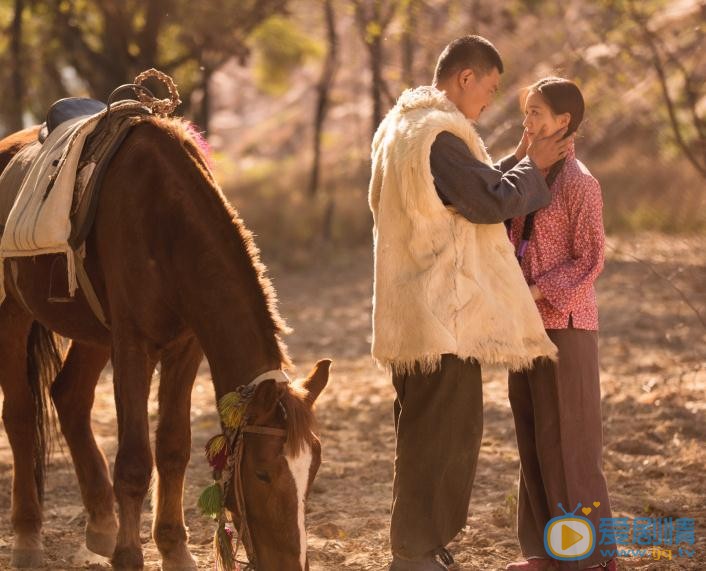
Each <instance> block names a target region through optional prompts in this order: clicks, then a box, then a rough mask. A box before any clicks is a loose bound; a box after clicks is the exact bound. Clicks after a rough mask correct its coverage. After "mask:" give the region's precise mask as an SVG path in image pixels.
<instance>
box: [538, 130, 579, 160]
mask: <svg viewBox="0 0 706 571" xmlns="http://www.w3.org/2000/svg"><path fill="white" fill-rule="evenodd" d="M545 130H546V129H545V128H544V127H542V129H541V131H540V132H539V133H537V136H536V137H535V138H534V141H532V142H531V143H530V145H529V147H528V148H527V156H528V157H529V158H530V159H532V162H533V163H534V164H535V165H537V167H538V168H540V169H548V168H549V167H550V166H552V165H553V164H554V163H555V162H557V161H558V160H559V159H563V158H564V157H565V156H566V153H567V152H568V150H569V145H570V144H571V141H573V140H574V139H573V136H571V137H567V138H566V139H564V138H563V137H564V134H565V133H566V127H562V128H561V129H559V130H558V131H557V132H556V133H552V134H551V135H549V136H548V137H547V136H546V135H545Z"/></svg>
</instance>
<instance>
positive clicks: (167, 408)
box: [152, 338, 203, 571]
mask: <svg viewBox="0 0 706 571" xmlns="http://www.w3.org/2000/svg"><path fill="white" fill-rule="evenodd" d="M202 356H203V355H202V352H201V347H200V345H199V344H198V342H197V341H196V339H193V338H192V339H189V340H187V341H185V342H182V343H180V344H179V345H177V346H176V347H174V348H170V349H169V350H167V351H165V352H164V354H163V356H162V370H161V374H160V379H159V426H158V428H157V442H156V460H157V476H158V480H157V487H156V493H155V498H154V501H153V504H154V506H155V515H154V524H153V528H152V534H153V536H154V540H155V542H156V543H157V547H158V548H159V552H160V553H161V555H162V569H163V570H164V571H177V570H179V571H187V570H194V569H197V567H196V562H195V561H194V558H193V557H192V556H191V554H190V553H189V549H188V545H187V534H186V528H185V526H184V511H183V505H182V501H183V494H184V474H185V472H186V466H187V464H188V463H189V455H190V452H191V418H190V411H191V389H192V387H193V384H194V378H195V377H196V373H197V371H198V368H199V364H200V363H201V359H202Z"/></svg>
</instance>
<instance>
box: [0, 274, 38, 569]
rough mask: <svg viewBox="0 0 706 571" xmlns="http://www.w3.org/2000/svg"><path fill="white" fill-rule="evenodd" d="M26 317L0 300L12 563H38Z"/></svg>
mask: <svg viewBox="0 0 706 571" xmlns="http://www.w3.org/2000/svg"><path fill="white" fill-rule="evenodd" d="M0 279H2V275H0ZM31 325H32V318H31V317H30V316H29V315H28V314H27V313H25V312H24V310H22V309H21V308H20V306H19V305H18V304H17V303H16V302H15V301H14V300H12V299H11V298H7V299H6V300H5V301H4V302H3V304H2V305H1V306H0V386H2V391H3V395H4V402H3V407H2V419H3V422H4V423H5V431H6V432H7V436H8V439H9V440H10V446H11V447H12V456H13V462H14V471H13V475H12V527H13V529H14V532H15V541H14V545H13V548H12V565H13V566H14V567H36V566H40V565H41V563H42V559H43V548H42V539H41V528H42V501H41V495H42V491H43V490H39V489H38V488H37V479H36V476H37V473H36V471H35V470H36V469H37V468H38V466H37V462H38V461H42V460H41V459H40V458H38V457H37V453H38V452H39V454H43V451H38V450H37V444H38V443H37V441H36V439H35V437H36V436H35V435H36V431H37V422H38V418H37V415H38V414H41V412H38V411H37V410H36V406H35V400H34V397H33V395H32V391H31V390H30V385H29V382H28V370H27V369H28V367H27V340H28V338H29V332H30V328H31Z"/></svg>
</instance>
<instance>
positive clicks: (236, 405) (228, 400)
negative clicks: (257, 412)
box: [218, 392, 247, 429]
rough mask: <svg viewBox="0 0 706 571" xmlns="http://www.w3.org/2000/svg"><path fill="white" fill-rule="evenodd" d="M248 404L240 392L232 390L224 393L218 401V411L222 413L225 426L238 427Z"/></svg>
mask: <svg viewBox="0 0 706 571" xmlns="http://www.w3.org/2000/svg"><path fill="white" fill-rule="evenodd" d="M246 404H247V403H246V402H244V401H243V399H242V398H241V396H240V393H237V392H232V393H228V394H226V395H223V396H222V397H221V400H219V401H218V413H219V414H220V415H221V422H223V426H225V427H226V428H230V429H235V428H238V427H239V426H240V423H241V422H242V421H243V413H244V411H245V405H246Z"/></svg>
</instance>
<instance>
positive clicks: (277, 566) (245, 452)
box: [228, 360, 331, 571]
mask: <svg viewBox="0 0 706 571" xmlns="http://www.w3.org/2000/svg"><path fill="white" fill-rule="evenodd" d="M330 364H331V362H330V361H327V360H326V361H319V362H318V363H317V364H316V366H315V367H314V370H313V371H312V372H311V374H310V375H309V376H308V377H307V378H306V379H305V380H304V381H303V382H301V383H296V384H285V383H277V382H275V381H274V380H267V381H264V382H262V383H260V384H259V385H258V387H257V389H256V391H255V393H254V395H253V397H252V401H251V402H250V404H249V406H248V413H247V419H248V420H247V425H248V427H249V429H248V430H246V431H245V432H244V434H243V439H242V444H241V445H242V452H241V454H242V458H241V460H240V471H239V476H236V477H235V478H234V479H233V482H232V489H229V490H228V494H229V495H230V494H232V497H231V500H235V499H237V498H239V499H238V500H237V501H230V502H228V503H229V504H230V508H231V511H233V520H234V523H235V525H236V527H237V528H238V530H239V531H240V535H241V537H242V538H243V540H244V542H245V543H246V548H247V551H248V556H249V558H250V559H251V560H253V559H254V560H255V562H256V568H257V570H258V571H269V570H278V571H289V570H292V571H294V570H297V571H303V570H307V569H308V568H309V563H308V560H307V553H306V546H307V541H306V529H305V527H304V502H305V499H306V496H307V493H308V491H309V488H310V486H311V484H312V482H313V481H314V477H315V476H316V472H317V471H318V469H319V465H320V464H321V444H320V442H319V439H318V437H317V436H316V434H314V431H313V428H314V426H313V421H314V417H313V412H312V407H313V404H314V401H315V400H316V399H317V397H318V396H319V394H320V393H321V391H322V390H323V389H324V387H325V386H326V383H327V382H328V377H329V366H330ZM261 427H264V428H265V430H264V431H263V430H260V428H261ZM268 428H270V429H275V430H269V431H268V430H267V429H268ZM237 470H238V468H237V467H236V471H237ZM239 485H240V486H241V488H240V490H238V486H239ZM241 504H244V510H243V506H242V505H241ZM246 528H247V530H246ZM248 544H249V545H248ZM253 556H254V557H253Z"/></svg>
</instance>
